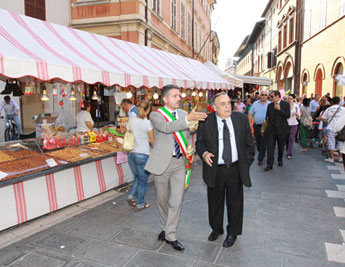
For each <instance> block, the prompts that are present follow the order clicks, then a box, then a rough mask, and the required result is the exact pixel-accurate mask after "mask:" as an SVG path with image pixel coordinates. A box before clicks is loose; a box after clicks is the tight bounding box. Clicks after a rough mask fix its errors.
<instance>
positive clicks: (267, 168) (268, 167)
mask: <svg viewBox="0 0 345 267" xmlns="http://www.w3.org/2000/svg"><path fill="white" fill-rule="evenodd" d="M272 169H273V167H272V166H267V167H266V168H265V169H264V171H265V172H267V171H270V170H272Z"/></svg>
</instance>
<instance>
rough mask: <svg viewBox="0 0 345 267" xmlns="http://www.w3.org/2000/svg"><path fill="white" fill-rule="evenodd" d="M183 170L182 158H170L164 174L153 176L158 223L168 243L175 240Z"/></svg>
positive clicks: (180, 204)
mask: <svg viewBox="0 0 345 267" xmlns="http://www.w3.org/2000/svg"><path fill="white" fill-rule="evenodd" d="M157 164H159V163H157ZM185 169H186V167H185V161H184V158H183V157H180V158H179V159H177V158H174V157H172V158H171V160H170V163H169V166H168V168H167V169H166V170H165V172H164V173H163V174H162V175H154V179H155V186H156V191H157V204H158V211H159V216H160V221H161V225H162V229H163V231H165V238H166V239H167V240H169V241H175V240H176V228H177V223H178V221H179V219H180V212H181V207H182V200H183V194H184V183H185V175H186V171H185Z"/></svg>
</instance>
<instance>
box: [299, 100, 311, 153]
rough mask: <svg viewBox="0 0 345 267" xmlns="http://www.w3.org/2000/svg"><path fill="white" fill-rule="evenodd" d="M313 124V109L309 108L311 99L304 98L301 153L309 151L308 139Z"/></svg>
mask: <svg viewBox="0 0 345 267" xmlns="http://www.w3.org/2000/svg"><path fill="white" fill-rule="evenodd" d="M312 124H313V118H312V116H311V109H310V107H309V99H308V98H304V99H303V105H302V107H301V124H300V130H299V131H300V136H301V146H302V148H301V151H302V152H306V151H308V149H307V147H308V143H307V138H308V133H309V128H310V127H311V126H312Z"/></svg>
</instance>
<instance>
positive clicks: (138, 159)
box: [128, 152, 150, 208]
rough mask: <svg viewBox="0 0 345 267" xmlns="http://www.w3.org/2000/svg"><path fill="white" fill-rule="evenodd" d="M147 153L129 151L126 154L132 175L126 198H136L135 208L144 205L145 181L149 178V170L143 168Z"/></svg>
mask: <svg viewBox="0 0 345 267" xmlns="http://www.w3.org/2000/svg"><path fill="white" fill-rule="evenodd" d="M148 158H149V155H146V154H140V153H136V152H130V153H129V155H128V164H129V167H130V168H131V171H132V173H133V175H134V180H133V183H132V187H131V190H130V191H129V195H128V198H129V199H134V198H136V203H137V208H142V207H144V205H145V202H144V201H145V193H146V190H147V181H148V179H149V174H150V173H149V172H148V171H145V170H144V167H145V164H146V162H147V160H148Z"/></svg>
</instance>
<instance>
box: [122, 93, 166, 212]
mask: <svg viewBox="0 0 345 267" xmlns="http://www.w3.org/2000/svg"><path fill="white" fill-rule="evenodd" d="M150 112H151V105H150V103H149V102H147V101H145V100H143V101H141V102H140V103H139V105H138V113H139V115H138V116H137V117H136V118H132V119H130V121H129V122H128V125H127V129H130V130H132V132H133V134H134V149H133V150H132V151H131V152H129V155H128V164H129V167H130V169H131V171H132V173H133V175H134V179H133V183H132V187H131V189H130V191H129V194H128V198H127V202H128V204H129V205H131V206H133V207H137V208H138V209H140V210H142V209H145V208H149V207H150V205H149V204H148V203H145V193H146V190H147V181H148V178H149V172H147V171H146V170H145V169H144V167H145V164H146V162H147V160H148V158H149V154H150V144H151V145H153V143H154V133H153V128H152V125H151V122H150V121H149V120H148V119H147V116H148V115H149V113H150ZM157 164H159V163H157Z"/></svg>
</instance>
